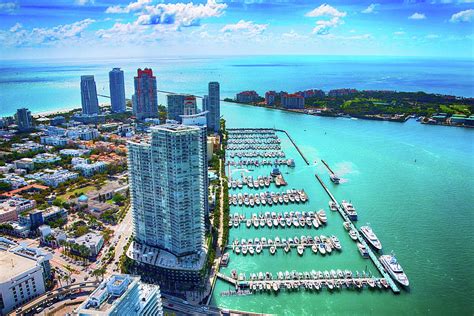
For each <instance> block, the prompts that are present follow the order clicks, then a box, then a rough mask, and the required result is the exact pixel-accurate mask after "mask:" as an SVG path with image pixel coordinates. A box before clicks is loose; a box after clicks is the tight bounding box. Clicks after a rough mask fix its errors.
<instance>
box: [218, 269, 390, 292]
mask: <svg viewBox="0 0 474 316" xmlns="http://www.w3.org/2000/svg"><path fill="white" fill-rule="evenodd" d="M218 277H219V278H220V279H222V280H224V281H225V282H227V283H228V284H230V285H232V286H234V287H235V289H236V290H235V293H245V295H249V294H257V293H259V292H275V293H276V292H278V291H280V290H282V291H283V290H286V291H298V290H306V291H315V292H318V291H320V290H322V289H324V288H327V289H328V290H329V291H332V290H340V289H353V290H362V289H364V288H369V289H374V290H375V289H378V290H386V289H389V288H390V286H389V284H388V283H387V280H386V279H384V278H377V277H374V276H372V275H370V274H369V273H366V272H365V271H363V272H362V273H359V271H356V272H355V273H353V272H352V271H350V270H341V269H337V270H335V269H332V270H330V271H328V270H325V271H315V270H312V271H310V272H297V271H294V270H293V271H279V272H277V273H276V276H274V275H273V274H272V273H270V272H265V273H264V272H258V273H251V274H250V276H249V277H247V275H246V273H237V271H235V270H233V271H232V276H231V277H228V276H225V275H223V274H221V273H219V274H218ZM224 293H228V291H226V292H224Z"/></svg>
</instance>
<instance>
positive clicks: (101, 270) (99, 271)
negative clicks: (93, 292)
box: [92, 267, 105, 281]
mask: <svg viewBox="0 0 474 316" xmlns="http://www.w3.org/2000/svg"><path fill="white" fill-rule="evenodd" d="M104 274H105V267H100V268H97V269H95V270H94V271H92V276H94V277H95V279H96V281H98V280H99V277H100V279H101V280H102V279H103V278H104Z"/></svg>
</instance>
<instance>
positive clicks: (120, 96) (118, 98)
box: [109, 68, 125, 113]
mask: <svg viewBox="0 0 474 316" xmlns="http://www.w3.org/2000/svg"><path fill="white" fill-rule="evenodd" d="M109 87H110V103H111V105H112V112H113V113H123V112H125V81H124V77H123V70H121V69H120V68H114V69H112V71H110V72H109Z"/></svg>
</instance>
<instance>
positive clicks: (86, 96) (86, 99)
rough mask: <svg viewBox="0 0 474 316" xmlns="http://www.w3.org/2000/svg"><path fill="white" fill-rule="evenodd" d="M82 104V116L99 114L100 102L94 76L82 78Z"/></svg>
mask: <svg viewBox="0 0 474 316" xmlns="http://www.w3.org/2000/svg"><path fill="white" fill-rule="evenodd" d="M81 103H82V114H85V115H92V114H99V100H98V99H97V88H96V86H95V80H94V76H91V75H87V76H81Z"/></svg>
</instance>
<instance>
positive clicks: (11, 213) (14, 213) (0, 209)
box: [0, 196, 36, 223]
mask: <svg viewBox="0 0 474 316" xmlns="http://www.w3.org/2000/svg"><path fill="white" fill-rule="evenodd" d="M35 206H36V201H35V200H28V199H24V198H22V197H16V196H15V197H11V198H8V199H4V200H0V223H5V222H9V221H16V220H17V219H18V214H20V213H21V212H24V211H28V210H31V209H33V208H34V207H35Z"/></svg>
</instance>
